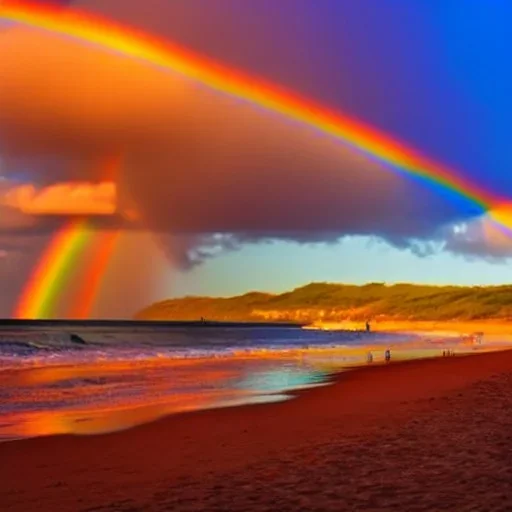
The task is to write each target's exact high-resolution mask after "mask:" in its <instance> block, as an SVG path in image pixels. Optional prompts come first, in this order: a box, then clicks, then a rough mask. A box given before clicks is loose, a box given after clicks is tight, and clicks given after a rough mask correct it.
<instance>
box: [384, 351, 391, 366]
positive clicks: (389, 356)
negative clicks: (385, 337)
mask: <svg viewBox="0 0 512 512" xmlns="http://www.w3.org/2000/svg"><path fill="white" fill-rule="evenodd" d="M384 358H385V359H386V363H389V362H390V361H391V350H389V348H388V349H387V350H386V352H384Z"/></svg>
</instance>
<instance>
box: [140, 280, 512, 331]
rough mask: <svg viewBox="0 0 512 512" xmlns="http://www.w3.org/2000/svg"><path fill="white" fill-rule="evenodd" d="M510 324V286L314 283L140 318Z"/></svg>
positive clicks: (154, 309)
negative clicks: (491, 321) (481, 321)
mask: <svg viewBox="0 0 512 512" xmlns="http://www.w3.org/2000/svg"><path fill="white" fill-rule="evenodd" d="M201 317H204V318H206V319H208V320H237V321H244V320H246V321H258V320H278V321H279V320H281V321H308V322H312V321H318V320H323V321H342V320H365V319H367V318H372V319H375V318H380V319H386V320H486V319H500V320H509V319H510V320H512V285H511V286H508V285H507V286H485V287H484V286H473V287H462V286H423V285H414V284H395V285H385V284H382V283H371V284H366V285H364V286H355V285H345V284H332V283H311V284H308V285H306V286H303V287H301V288H297V289H295V290H293V291H291V292H286V293H282V294H279V295H271V294H266V293H257V292H252V293H248V294H245V295H241V296H238V297H230V298H211V297H185V298H181V299H171V300H166V301H163V302H158V303H156V304H153V305H151V306H149V307H148V308H146V309H144V310H142V311H140V312H139V313H138V314H137V315H136V318H138V319H151V320H196V319H198V318H201Z"/></svg>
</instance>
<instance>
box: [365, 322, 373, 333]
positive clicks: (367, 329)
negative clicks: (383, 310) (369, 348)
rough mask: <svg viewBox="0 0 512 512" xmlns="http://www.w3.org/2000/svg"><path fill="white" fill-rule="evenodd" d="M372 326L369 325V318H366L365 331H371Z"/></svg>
mask: <svg viewBox="0 0 512 512" xmlns="http://www.w3.org/2000/svg"><path fill="white" fill-rule="evenodd" d="M371 328H372V326H371V325H370V320H366V332H370V331H371Z"/></svg>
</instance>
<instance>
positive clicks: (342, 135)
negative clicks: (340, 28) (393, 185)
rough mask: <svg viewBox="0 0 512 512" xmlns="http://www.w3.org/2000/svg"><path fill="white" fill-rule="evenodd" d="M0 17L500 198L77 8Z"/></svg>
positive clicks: (344, 122)
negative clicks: (171, 74)
mask: <svg viewBox="0 0 512 512" xmlns="http://www.w3.org/2000/svg"><path fill="white" fill-rule="evenodd" d="M0 18H3V19H4V20H9V21H11V22H18V23H22V24H25V25H27V26H31V27H35V28H38V29H43V30H47V31H50V32H52V33H55V34H60V35H65V36H69V37H72V38H74V39H76V40H79V41H82V42H86V43H89V44H94V45H96V46H98V47H100V48H103V49H108V50H110V51H115V52H118V53H119V54H122V55H124V56H127V57H131V58H136V59H139V60H141V61H144V62H146V63H148V64H151V65H154V66H157V67H159V68H161V69H163V70H168V71H172V72H175V73H179V74H181V75H183V76H185V77H188V78H189V79H192V80H195V81H197V82H199V83H202V84H204V85H206V86H208V87H210V88H212V89H215V90H217V91H221V92H223V93H227V94H230V95H232V96H234V97H237V98H240V99H244V100H246V101H249V102H252V103H254V104H256V105H258V106H260V107H264V108H266V109H268V110H270V111H273V112H276V113H279V114H281V115H283V116H286V117H287V118H289V119H293V120H295V121H299V122H301V123H304V124H307V125H309V126H310V127H313V128H315V129H317V130H319V131H321V132H323V133H325V134H329V135H330V136H333V137H335V138H338V139H340V140H341V141H343V142H344V143H346V144H349V145H351V146H352V147H354V148H357V149H359V150H361V151H362V152H365V153H367V154H369V155H372V156H373V157H376V158H378V159H380V160H381V161H383V162H386V163H388V164H391V165H392V166H393V167H394V168H396V169H397V170H398V171H401V172H405V173H407V174H410V175H413V176H417V177H420V178H423V179H425V180H428V181H430V182H433V183H436V184H438V185H441V186H443V187H446V188H448V189H450V190H452V191H454V192H456V193H458V194H460V196H462V197H465V198H467V199H469V200H471V201H472V202H473V203H474V204H475V205H477V206H479V207H480V208H481V209H482V210H483V211H487V210H489V209H490V207H491V206H492V205H493V204H494V203H495V202H496V199H497V198H496V197H495V196H493V195H492V194H490V193H487V192H485V191H483V190H481V189H480V187H478V186H476V185H475V184H473V183H471V182H470V181H469V180H467V179H466V178H464V177H463V176H462V175H461V174H460V173H458V172H456V171H454V170H453V169H449V168H447V167H445V166H443V165H441V164H439V163H437V162H435V161H433V160H431V159H429V158H427V157H425V156H424V155H422V154H420V153H419V152H418V151H416V150H414V149H412V148H410V147H407V146H406V145H404V144H402V143H400V142H399V141H397V140H395V139H393V138H391V137H389V136H387V135H385V134H383V133H380V132H378V131H377V130H374V129H373V128H371V127H368V126H365V125H364V124H363V123H361V122H359V121H357V120H355V119H353V118H350V117H348V116H346V115H343V114H341V113H337V112H332V111H330V110H329V109H327V108H326V107H323V106H321V105H318V104H315V103H313V102H311V101H310V100H306V99H304V98H301V97H299V96H297V95H295V94H294V93H292V92H289V91H285V90H283V89H281V88H279V87H277V86H275V85H272V84H269V83H266V82H264V81H262V80H260V79H257V78H254V77H250V76H248V75H245V74H242V73H239V72H237V71H234V70H232V69H229V68H227V67H225V66H222V65H220V64H218V63H215V62H213V61H211V60H209V59H206V58H203V57H201V56H198V55H196V54H194V53H192V52H190V51H188V50H186V49H183V48H181V47H180V46H178V45H176V44H174V43H172V42H169V41H164V40H160V39H157V38H155V37H153V36H151V35H149V34H146V33H143V32H141V31H139V30H136V29H132V28H128V27H125V26H121V25H118V24H116V23H114V22H112V21H110V20H106V19H104V18H101V17H99V16H96V15H92V14H90V13H86V12H83V11H79V10H75V9H64V8H62V7H60V8H59V7H51V6H40V5H34V4H33V3H30V2H21V1H14V0H7V1H5V2H4V3H3V4H2V5H1V6H0Z"/></svg>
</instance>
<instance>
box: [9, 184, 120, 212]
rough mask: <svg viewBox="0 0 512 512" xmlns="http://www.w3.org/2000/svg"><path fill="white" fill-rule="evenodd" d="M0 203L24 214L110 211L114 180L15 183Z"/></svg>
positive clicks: (112, 206)
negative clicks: (42, 183)
mask: <svg viewBox="0 0 512 512" xmlns="http://www.w3.org/2000/svg"><path fill="white" fill-rule="evenodd" d="M0 205H3V206H6V207H10V208H12V209H14V210H17V211H18V212H20V213H22V214H25V215H33V216H39V215H62V216H67V215H91V216H92V215H113V214H114V213H115V212H116V210H117V201H116V184H115V183H112V182H102V183H57V184H54V185H50V186H47V187H43V188H41V189H37V188H36V187H35V186H34V185H31V184H29V185H19V186H14V187H12V188H10V189H8V190H7V191H5V192H4V194H3V195H0Z"/></svg>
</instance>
